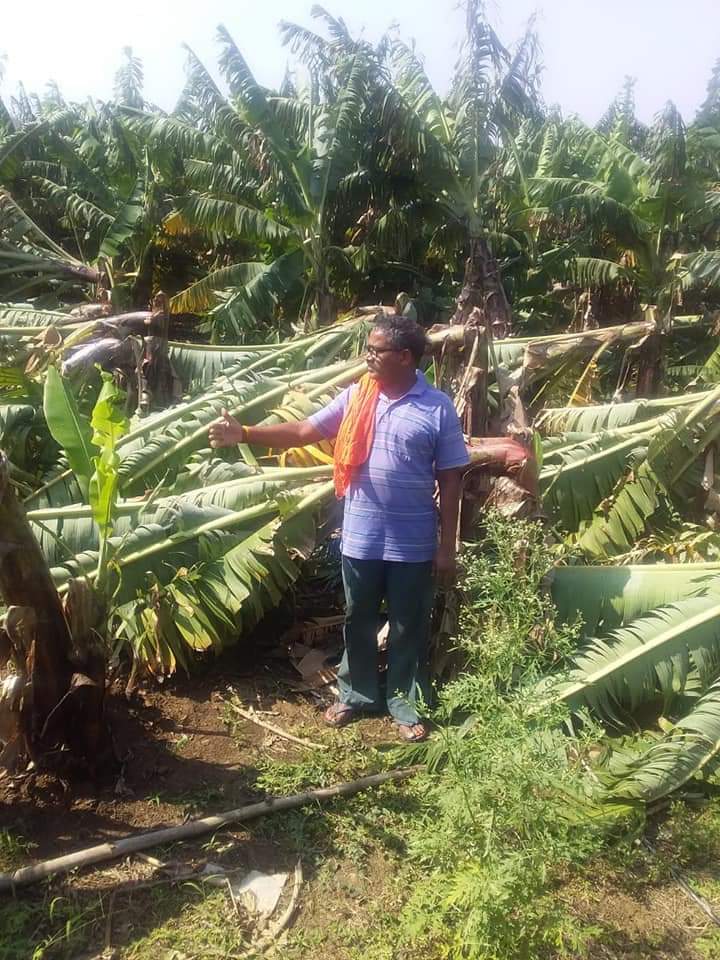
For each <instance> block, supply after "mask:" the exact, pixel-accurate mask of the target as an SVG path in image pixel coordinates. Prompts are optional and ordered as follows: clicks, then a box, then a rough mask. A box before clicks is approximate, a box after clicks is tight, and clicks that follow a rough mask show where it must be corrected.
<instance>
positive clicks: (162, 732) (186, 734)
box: [0, 652, 720, 960]
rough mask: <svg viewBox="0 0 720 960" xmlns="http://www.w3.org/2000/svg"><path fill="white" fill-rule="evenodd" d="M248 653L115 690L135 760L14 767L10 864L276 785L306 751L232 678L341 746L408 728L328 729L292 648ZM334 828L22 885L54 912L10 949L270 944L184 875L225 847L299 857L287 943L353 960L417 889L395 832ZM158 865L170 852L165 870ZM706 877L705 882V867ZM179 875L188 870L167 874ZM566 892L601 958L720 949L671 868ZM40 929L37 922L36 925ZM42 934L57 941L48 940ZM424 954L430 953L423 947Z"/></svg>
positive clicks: (279, 866) (220, 896)
mask: <svg viewBox="0 0 720 960" xmlns="http://www.w3.org/2000/svg"><path fill="white" fill-rule="evenodd" d="M240 662H241V658H240V656H239V655H238V653H237V652H236V653H235V654H234V655H233V656H226V657H225V658H223V659H221V660H218V661H216V662H214V663H213V664H212V665H210V666H209V668H208V669H206V670H204V671H203V673H202V676H198V677H194V678H190V679H188V678H184V677H178V678H176V679H174V680H173V681H171V682H168V683H167V684H166V685H165V686H164V687H161V688H157V687H156V688H150V687H146V688H144V689H140V690H139V691H137V692H136V693H135V694H134V695H133V697H132V698H131V699H130V700H127V699H126V698H125V696H124V695H123V693H122V691H121V690H116V691H115V692H114V693H113V694H112V696H111V697H110V698H109V702H108V715H109V719H110V724H111V730H112V735H113V739H114V743H115V749H116V752H117V755H118V757H120V758H121V759H122V766H121V768H120V769H119V770H118V771H115V772H114V774H113V775H112V776H111V777H108V778H106V779H105V780H103V781H101V782H97V783H86V784H79V785H75V786H73V788H71V787H70V786H69V785H67V784H63V783H61V782H59V781H58V780H52V779H50V778H47V777H46V778H43V779H40V780H38V779H35V778H32V777H24V778H22V777H21V778H15V779H9V778H5V779H4V780H2V781H0V837H2V835H3V832H4V833H5V835H6V836H7V837H19V838H23V842H24V843H25V846H23V847H22V848H19V849H18V850H15V854H16V856H15V857H14V858H13V859H12V863H10V862H9V861H8V858H7V856H6V857H5V861H7V862H3V859H2V856H3V854H2V846H0V869H11V868H13V867H15V866H18V865H21V864H23V863H28V862H32V861H34V860H39V859H44V858H49V857H53V856H58V855H60V854H62V853H65V852H68V851H70V850H73V849H76V848H78V847H85V846H90V845H93V844H96V843H100V842H103V841H106V840H113V839H116V838H118V837H122V836H124V835H127V834H131V833H134V832H137V831H141V830H147V829H151V828H155V827H160V826H169V825H175V824H178V823H181V822H182V821H183V820H184V819H187V818H190V817H195V816H199V815H203V814H206V813H212V812H217V811H221V810H227V809H230V808H234V807H237V806H240V805H242V804H244V803H246V802H252V801H254V800H257V799H258V798H260V797H262V796H264V795H266V793H267V783H266V782H265V781H263V780H262V776H263V773H267V769H268V761H269V760H274V761H283V760H295V759H297V758H299V757H302V756H303V750H302V748H299V747H297V746H296V745H295V744H293V743H291V742H289V741H287V740H284V739H282V738H280V737H279V736H277V735H276V734H274V733H272V732H270V731H268V730H266V729H264V728H263V727H261V726H259V725H256V724H255V723H253V722H250V721H248V720H246V719H243V718H241V717H237V716H236V715H234V713H233V711H232V710H231V708H230V707H229V706H228V704H227V700H228V698H229V693H228V687H229V686H230V685H232V688H233V690H234V691H235V693H236V694H237V696H238V698H239V701H241V702H242V703H243V704H244V705H245V706H251V707H253V708H254V710H255V711H257V716H258V717H259V718H260V719H262V720H264V721H267V722H269V723H271V724H274V725H275V726H278V727H280V728H281V729H283V730H285V731H287V732H292V733H294V734H295V735H297V736H300V737H303V738H306V739H309V740H312V741H315V742H318V741H319V742H321V743H324V744H327V745H330V746H332V744H334V743H343V744H344V743H347V742H348V740H347V738H350V742H351V744H353V745H354V747H356V748H357V750H358V751H360V750H362V749H363V748H365V747H367V746H368V745H369V746H379V745H380V746H381V745H383V744H389V743H393V742H394V730H393V727H392V725H391V723H390V721H389V720H387V719H384V718H377V719H368V720H364V721H363V722H362V723H360V724H356V725H354V726H353V727H352V728H351V729H350V730H344V731H328V730H327V728H325V727H324V726H323V724H322V721H321V713H320V704H319V703H318V701H317V700H316V699H315V698H314V697H313V696H312V695H310V694H308V693H303V694H299V693H296V692H293V691H292V690H291V689H290V684H292V682H293V679H297V675H295V677H293V673H292V670H291V668H290V667H289V666H288V664H287V663H285V664H283V663H282V662H280V661H271V662H266V663H262V662H248V660H247V658H246V657H244V658H242V664H241V666H239V664H240ZM307 776H308V777H309V778H310V779H312V777H313V776H318V777H321V778H322V777H323V776H324V777H325V778H326V779H329V780H332V779H335V776H334V774H333V773H331V772H330V771H329V770H327V769H319V770H318V771H317V772H316V771H314V770H312V769H310V770H308V771H307ZM258 778H261V779H260V783H258ZM292 788H293V784H292V783H290V782H288V783H287V784H284V783H283V782H281V781H278V782H276V784H275V792H293V789H292ZM313 818H314V819H313ZM310 821H311V822H310ZM309 822H310V826H308V823H309ZM258 823H259V822H258ZM372 826H373V825H372V824H371V825H370V827H369V829H370V828H372ZM375 826H377V825H375ZM331 833H332V815H331V814H330V813H328V812H327V811H325V812H321V811H319V810H318V811H316V813H314V814H313V817H311V818H310V820H308V818H307V817H305V818H304V819H302V815H299V816H298V817H296V818H295V819H293V818H292V817H289V818H286V819H285V820H284V821H283V824H282V827H280V825H279V823H278V822H273V818H272V817H268V818H265V819H264V821H263V823H262V825H260V826H259V827H256V826H254V825H237V826H236V827H234V828H228V829H226V830H223V831H221V832H219V833H217V834H216V835H215V836H212V837H208V838H203V839H202V840H196V841H193V842H192V843H187V844H175V845H174V846H173V847H172V848H170V849H157V848H154V849H152V850H148V851H147V855H146V856H141V857H137V856H136V857H132V858H128V859H127V860H125V861H117V862H113V863H111V864H109V865H107V866H103V867H99V868H96V869H90V870H86V871H81V872H77V873H75V874H73V875H72V876H71V877H69V878H59V879H57V880H54V881H52V882H51V883H50V884H49V886H48V887H42V885H39V886H37V887H34V888H32V889H31V890H30V889H29V890H27V891H23V892H18V894H17V904H18V905H19V906H18V909H20V906H22V908H23V909H27V910H30V909H31V908H32V909H35V910H37V912H38V918H40V915H41V914H42V917H43V918H44V919H42V921H41V919H38V918H33V920H32V922H30V920H29V919H28V921H27V923H25V925H24V926H22V927H21V926H20V924H19V921H18V926H17V931H16V932H14V933H12V935H10V934H9V933H8V931H7V930H6V931H5V932H4V933H3V935H2V936H0V960H22V958H24V957H27V958H28V960H29V958H40V957H43V958H44V957H55V956H57V957H68V958H70V957H72V958H73V960H76V958H79V957H87V958H89V957H95V958H101V957H102V958H113V957H118V958H119V957H123V958H133V960H144V958H149V957H153V960H187V958H190V957H227V958H229V957H239V956H248V957H249V956H255V955H256V954H249V953H247V952H243V950H242V949H241V946H242V944H243V943H246V942H247V939H248V937H250V939H252V936H251V931H250V930H249V929H248V926H247V923H246V921H245V920H242V919H238V917H237V916H236V915H234V914H233V911H232V908H231V906H230V905H229V900H228V898H227V896H226V895H225V893H224V892H223V891H221V890H213V891H211V892H210V893H209V894H208V892H207V891H205V890H200V888H199V886H198V884H197V883H195V884H194V885H193V883H188V884H185V886H184V887H183V886H182V881H183V878H185V877H186V876H187V875H189V874H191V873H192V874H196V873H197V871H198V870H199V869H201V868H202V866H203V864H205V863H215V862H219V863H221V864H222V865H223V867H224V868H225V869H226V870H227V871H228V872H230V873H232V872H233V871H245V870H248V869H257V870H263V871H266V872H275V871H278V870H286V871H289V872H290V873H291V874H292V871H293V870H294V869H295V865H296V863H297V862H298V858H299V859H300V861H301V863H302V868H303V882H302V887H301V889H300V895H299V899H298V904H297V910H296V913H295V918H294V922H293V925H292V930H291V935H290V937H289V940H288V941H287V944H286V946H285V947H284V948H283V950H282V951H281V955H282V956H284V957H287V958H301V957H302V958H308V960H316V958H317V960H322V958H324V957H330V956H332V957H333V958H337V960H344V958H346V957H347V958H350V957H352V958H353V960H354V958H355V957H361V956H364V955H365V954H363V952H362V949H361V948H360V947H357V945H356V947H355V948H353V949H355V951H356V952H352V950H350V949H349V947H346V944H347V943H348V940H347V938H348V935H349V934H350V941H352V931H353V930H355V929H356V928H357V930H358V931H361V930H365V929H367V927H368V925H370V926H372V924H373V923H374V922H376V921H375V920H374V919H373V918H374V916H380V913H379V912H378V911H379V909H382V911H384V913H392V911H393V910H394V909H396V907H399V905H400V904H401V903H402V898H403V895H404V891H402V890H401V889H398V887H397V885H396V883H395V881H394V873H395V867H394V865H393V860H392V856H385V854H384V852H383V848H382V845H380V846H376V847H374V848H372V849H371V850H370V853H369V855H367V856H357V857H356V856H355V855H354V849H353V846H352V844H353V843H354V842H355V841H354V838H353V836H349V837H348V836H343V835H333V837H332V841H333V842H332V845H330V846H329V845H328V837H330V835H331ZM388 835H389V834H388ZM159 864H161V865H163V866H162V868H161V869H160V870H159ZM713 869H714V868H713ZM173 871H174V873H173ZM695 877H699V879H700V882H701V884H702V881H703V878H702V877H701V876H700V875H699V874H697V872H696V874H695ZM168 879H170V880H172V881H175V882H174V883H171V884H168V882H167V881H168ZM705 880H707V883H708V884H709V886H708V887H707V888H706V889H707V890H709V892H710V893H712V894H715V893H716V894H717V895H718V899H717V900H716V901H715V903H716V905H718V904H720V883H718V873H717V872H715V873H713V872H712V870H711V871H710V873H708V875H707V877H706V878H705ZM713 885H715V886H713ZM161 891H162V892H161ZM88 897H91V898H95V900H96V901H97V904H98V905H99V906H97V907H93V910H95V912H94V913H93V914H92V916H91V918H90V920H88V921H87V922H86V925H87V927H88V931H90V932H88V933H87V935H83V933H82V930H83V927H82V923H83V921H82V917H83V916H85V915H86V913H87V910H88V909H89V908H88V907H87V902H88ZM562 898H563V899H564V900H565V901H566V902H567V903H568V904H569V905H570V907H571V909H572V911H573V913H574V914H575V915H576V916H577V917H578V918H579V920H580V921H581V922H582V924H585V925H587V926H588V927H590V928H592V929H593V930H596V931H597V937H596V939H595V940H593V942H592V944H591V946H590V952H589V955H590V957H592V958H593V960H609V958H612V960H615V958H617V960H671V958H672V960H706V958H708V957H717V958H720V937H718V938H717V939H714V936H713V925H712V923H711V921H710V920H709V919H708V918H707V917H706V916H705V915H704V914H703V913H702V912H701V911H700V910H699V908H698V907H697V905H696V904H695V903H693V902H692V900H690V899H689V897H688V896H687V894H686V893H684V892H683V891H682V889H681V888H680V886H678V884H677V883H676V882H674V881H673V880H672V879H668V878H666V877H665V878H660V879H658V880H654V879H652V878H650V882H648V878H647V877H639V876H634V875H633V874H632V871H630V874H629V875H626V874H625V873H624V872H623V871H622V870H619V869H617V868H615V867H613V868H607V869H603V870H601V871H600V872H599V873H598V874H597V875H594V876H590V877H589V878H588V879H587V881H586V882H585V881H583V882H573V884H571V885H570V886H569V887H568V889H567V890H565V891H563V893H562ZM55 901H58V902H59V903H60V905H61V906H60V907H58V908H57V909H58V910H61V909H62V910H65V913H64V914H62V917H65V916H66V914H67V916H69V918H70V922H71V923H72V924H74V927H73V930H74V931H79V932H78V933H77V936H75V934H73V936H69V935H63V934H59V933H53V932H52V931H53V929H54V927H53V923H52V922H50V923H49V922H48V916H47V914H48V911H49V913H50V915H51V914H52V910H53V908H52V906H51V905H52V904H53V903H54V902H55ZM283 902H285V901H283ZM49 904H50V906H49ZM98 910H99V911H100V912H99V914H98ZM3 916H5V917H6V920H5V921H4V922H5V923H6V925H7V924H8V919H7V918H8V917H10V918H12V919H14V914H13V913H11V912H6V914H2V913H0V921H2V917H3ZM78 918H80V919H78ZM52 919H53V918H52V916H51V920H52ZM64 922H65V923H66V924H67V922H68V920H67V919H65V920H64ZM377 922H379V921H377ZM33 924H34V926H33ZM55 926H57V924H55ZM191 928H192V930H193V934H192V936H191V935H190V934H189V932H188V931H189V930H190V929H191ZM718 929H719V930H720V928H718ZM26 930H32V931H34V933H33V934H32V935H33V936H34V937H35V939H34V940H33V939H32V938H31V937H30V935H29V934H28V933H27V932H26ZM18 931H19V932H18ZM201 934H202V935H201ZM358 936H360V933H358ZM53 937H54V939H53ZM193 937H199V939H197V940H196V939H193ZM706 943H707V946H706ZM209 944H212V946H209ZM39 947H42V950H44V951H45V952H40V953H37V950H38V948H39ZM25 950H26V952H23V951H25ZM34 951H35V952H34ZM358 951H359V952H358ZM257 955H258V956H259V955H260V954H257ZM367 955H368V956H371V955H372V956H373V957H376V956H378V954H376V953H369V954H367ZM384 956H385V954H383V957H384ZM406 956H407V960H409V958H410V956H411V955H410V954H407V955H406V954H405V953H403V952H402V951H398V952H397V953H395V952H392V951H390V952H388V953H387V957H389V958H393V960H395V958H397V960H401V958H402V960H405V958H406ZM412 956H413V960H415V956H416V955H414V954H413V955H412ZM417 960H425V958H424V957H423V958H420V957H418V958H417ZM428 960H434V958H428Z"/></svg>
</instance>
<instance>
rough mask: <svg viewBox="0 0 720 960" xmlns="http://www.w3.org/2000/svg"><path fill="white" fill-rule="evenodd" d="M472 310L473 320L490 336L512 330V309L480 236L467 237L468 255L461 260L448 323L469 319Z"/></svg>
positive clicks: (492, 258)
mask: <svg viewBox="0 0 720 960" xmlns="http://www.w3.org/2000/svg"><path fill="white" fill-rule="evenodd" d="M475 309H477V310H478V311H479V314H478V315H476V316H477V319H476V320H475V321H474V322H476V323H478V324H481V325H483V326H484V327H485V328H486V329H487V330H488V332H489V335H490V336H491V337H492V338H493V339H495V340H501V339H503V338H504V337H507V336H508V335H509V334H510V332H511V331H512V311H511V310H510V304H509V303H508V299H507V296H506V294H505V288H504V287H503V284H502V278H501V276H500V268H499V267H498V263H497V260H496V259H495V257H494V256H493V253H492V250H491V249H490V245H489V244H488V242H487V240H485V238H484V237H471V238H470V254H469V256H468V258H467V260H466V261H465V277H464V279H463V285H462V290H461V291H460V294H459V296H458V298H457V306H456V308H455V313H454V314H453V317H452V319H451V321H450V322H451V323H453V324H459V323H461V324H466V323H468V322H470V317H471V315H472V313H473V311H474V310H475Z"/></svg>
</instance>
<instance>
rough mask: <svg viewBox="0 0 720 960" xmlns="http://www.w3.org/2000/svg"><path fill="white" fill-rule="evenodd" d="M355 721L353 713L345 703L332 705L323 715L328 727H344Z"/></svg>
mask: <svg viewBox="0 0 720 960" xmlns="http://www.w3.org/2000/svg"><path fill="white" fill-rule="evenodd" d="M354 719H355V711H354V710H353V708H352V707H348V706H347V704H345V703H333V705H332V706H331V707H328V708H327V710H326V711H325V713H324V714H323V720H324V721H325V723H326V724H327V725H328V726H329V727H344V726H346V725H347V724H348V723H350V722H351V721H353V720H354Z"/></svg>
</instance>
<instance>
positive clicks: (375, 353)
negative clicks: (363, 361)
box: [365, 347, 402, 357]
mask: <svg viewBox="0 0 720 960" xmlns="http://www.w3.org/2000/svg"><path fill="white" fill-rule="evenodd" d="M381 353H402V350H400V349H398V347H368V348H367V350H366V351H365V355H366V356H368V357H379V356H380V354H381Z"/></svg>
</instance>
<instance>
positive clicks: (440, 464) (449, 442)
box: [435, 400, 470, 470]
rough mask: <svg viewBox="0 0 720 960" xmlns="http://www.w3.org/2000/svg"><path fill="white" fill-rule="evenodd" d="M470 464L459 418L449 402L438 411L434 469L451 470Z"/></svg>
mask: <svg viewBox="0 0 720 960" xmlns="http://www.w3.org/2000/svg"><path fill="white" fill-rule="evenodd" d="M469 463H470V457H469V456H468V452H467V447H466V446H465V439H464V437H463V432H462V426H461V424H460V418H459V417H458V415H457V413H456V412H455V407H454V406H453V405H452V403H451V402H450V400H448V401H447V403H443V405H442V409H441V411H440V430H439V432H438V437H437V441H436V443H435V469H436V470H452V469H453V468H454V467H466V466H467V465H468V464H469Z"/></svg>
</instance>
